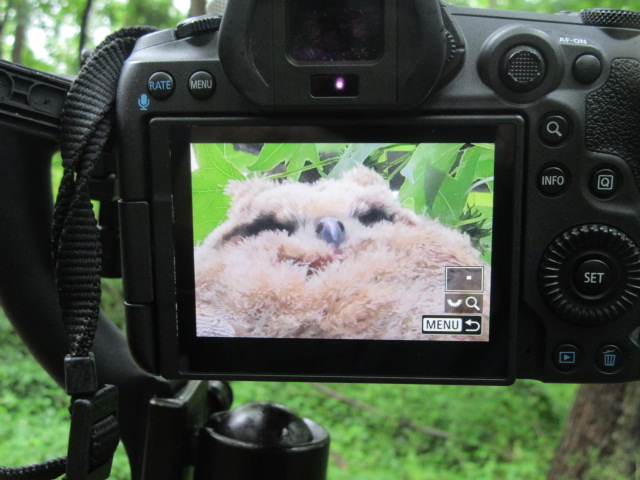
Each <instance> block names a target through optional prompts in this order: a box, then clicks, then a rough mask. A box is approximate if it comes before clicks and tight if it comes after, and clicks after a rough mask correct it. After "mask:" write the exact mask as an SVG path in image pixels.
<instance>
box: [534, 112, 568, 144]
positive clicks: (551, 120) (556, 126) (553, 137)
mask: <svg viewBox="0 0 640 480" xmlns="http://www.w3.org/2000/svg"><path fill="white" fill-rule="evenodd" d="M539 134H540V138H542V141H543V142H544V143H546V144H548V145H559V144H561V143H562V142H564V141H565V140H566V139H567V138H568V137H569V135H570V134H571V123H570V122H569V120H568V119H567V118H566V117H564V116H563V115H558V114H552V115H547V116H546V117H544V118H543V119H542V122H540V128H539Z"/></svg>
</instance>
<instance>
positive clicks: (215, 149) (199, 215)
mask: <svg viewBox="0 0 640 480" xmlns="http://www.w3.org/2000/svg"><path fill="white" fill-rule="evenodd" d="M193 150H194V154H195V162H196V163H197V168H195V166H194V168H195V169H194V170H193V172H192V175H191V182H192V185H191V187H192V209H193V241H194V244H198V243H200V242H202V240H204V239H205V238H206V236H207V235H208V234H209V233H210V232H211V230H213V229H214V228H215V227H217V226H218V225H220V223H222V222H223V221H224V220H225V218H226V216H227V210H228V209H229V203H230V200H229V197H227V195H225V193H224V189H225V187H226V185H227V184H228V183H229V181H230V180H242V179H244V178H245V176H244V175H243V174H242V173H241V172H240V171H239V170H238V169H237V168H236V167H235V166H234V165H233V164H232V163H231V162H229V160H228V158H229V157H230V158H238V156H237V151H236V150H235V149H234V148H233V146H232V145H231V144H220V143H207V144H194V145H193Z"/></svg>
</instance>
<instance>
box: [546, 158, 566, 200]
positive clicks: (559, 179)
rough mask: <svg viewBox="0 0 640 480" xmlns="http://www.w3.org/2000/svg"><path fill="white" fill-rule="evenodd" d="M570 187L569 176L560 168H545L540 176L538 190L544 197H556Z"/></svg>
mask: <svg viewBox="0 0 640 480" xmlns="http://www.w3.org/2000/svg"><path fill="white" fill-rule="evenodd" d="M568 187H569V174H568V173H567V172H566V171H565V170H564V169H563V168H562V167H560V166H557V165H555V166H552V167H546V168H544V169H543V170H542V171H541V172H540V174H539V175H538V190H540V193H542V194H543V195H547V196H549V197H555V196H558V195H561V194H562V193H564V192H565V191H566V190H567V188H568Z"/></svg>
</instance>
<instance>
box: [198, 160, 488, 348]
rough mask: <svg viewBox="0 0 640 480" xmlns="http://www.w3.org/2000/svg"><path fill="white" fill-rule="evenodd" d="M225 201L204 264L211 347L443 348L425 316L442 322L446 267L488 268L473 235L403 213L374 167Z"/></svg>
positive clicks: (238, 190) (247, 186)
mask: <svg viewBox="0 0 640 480" xmlns="http://www.w3.org/2000/svg"><path fill="white" fill-rule="evenodd" d="M226 193H227V194H228V195H229V196H230V197H231V206H230V209H229V212H228V220H227V221H226V222H224V223H223V224H221V225H220V226H219V227H217V228H216V229H215V230H213V231H212V232H211V233H210V234H209V236H208V237H207V238H206V239H205V241H204V243H203V244H202V245H200V246H198V247H196V249H195V253H194V255H195V258H194V260H195V284H196V316H197V333H198V335H201V336H249V337H305V338H353V339H414V340H426V339H434V337H431V336H428V335H424V334H422V333H421V324H422V315H425V314H440V313H442V312H443V309H444V283H445V267H447V266H481V265H484V263H483V262H482V260H481V259H480V255H479V253H478V252H477V251H476V250H475V249H474V248H473V247H472V245H471V242H470V240H469V238H468V237H467V236H466V235H463V234H461V233H459V232H457V231H455V230H452V229H450V228H447V227H445V226H443V225H442V224H440V223H439V222H437V221H435V220H431V219H428V218H425V217H422V216H420V215H417V214H415V213H414V212H412V211H411V210H408V209H406V208H404V207H402V206H401V204H400V202H398V200H397V199H396V198H395V196H394V194H393V192H392V191H391V189H390V188H389V185H388V183H387V182H386V181H385V180H384V179H383V178H382V177H381V176H380V175H379V174H377V173H376V172H374V171H373V170H370V169H368V168H366V167H362V166H359V167H355V168H353V169H351V170H349V171H348V172H346V173H345V174H344V175H343V176H342V177H340V178H338V179H320V180H318V181H316V182H315V183H313V184H303V183H297V182H292V181H285V182H282V183H277V182H274V181H269V180H266V179H257V178H256V179H249V180H246V181H242V182H230V184H229V186H228V188H227V190H226ZM485 277H486V278H489V273H488V268H486V266H485ZM485 283H486V282H485ZM485 291H487V289H485ZM483 303H484V311H485V312H487V311H488V306H489V298H488V295H485V298H484V299H483ZM485 317H486V315H485V316H483V336H485V337H486V335H488V320H487V318H485ZM476 339H478V338H477V337H476Z"/></svg>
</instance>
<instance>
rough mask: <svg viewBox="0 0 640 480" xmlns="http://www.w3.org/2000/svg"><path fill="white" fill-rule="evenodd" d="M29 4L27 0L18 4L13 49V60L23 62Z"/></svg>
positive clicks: (21, 0)
mask: <svg viewBox="0 0 640 480" xmlns="http://www.w3.org/2000/svg"><path fill="white" fill-rule="evenodd" d="M28 20H29V16H28V5H27V1H26V0H20V1H19V2H18V3H17V6H16V20H15V22H16V29H15V31H14V41H13V51H12V53H11V61H12V62H14V63H22V50H23V49H24V42H25V39H26V36H27V22H28Z"/></svg>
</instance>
